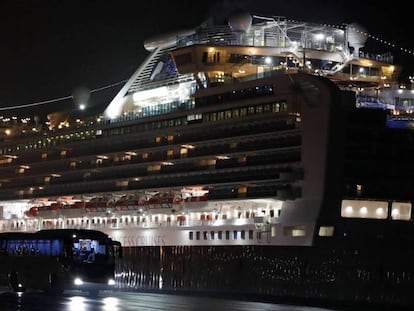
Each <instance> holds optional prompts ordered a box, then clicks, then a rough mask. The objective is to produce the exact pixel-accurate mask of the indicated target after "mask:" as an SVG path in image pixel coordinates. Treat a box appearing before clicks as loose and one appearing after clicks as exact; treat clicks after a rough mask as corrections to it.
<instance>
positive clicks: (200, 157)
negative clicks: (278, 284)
mask: <svg viewBox="0 0 414 311" xmlns="http://www.w3.org/2000/svg"><path fill="white" fill-rule="evenodd" d="M215 22H217V21H216V20H215V19H211V20H208V21H206V22H205V23H203V24H202V25H200V26H199V27H197V28H195V29H192V30H186V31H181V32H177V33H173V34H170V35H166V36H160V37H156V38H154V39H151V40H148V41H147V42H146V43H145V47H146V48H147V50H148V52H149V56H148V57H147V59H146V60H145V61H144V62H143V64H141V66H140V67H139V68H138V69H137V71H136V72H135V73H134V74H133V76H132V77H131V78H130V80H129V81H128V82H127V83H126V84H125V86H124V87H123V88H122V89H121V91H120V92H119V93H118V94H117V96H116V97H115V98H114V99H113V100H112V102H111V103H109V105H108V106H107V108H106V109H105V111H103V114H102V115H101V116H99V117H97V118H91V119H87V120H81V121H80V120H78V122H77V123H76V124H72V126H69V127H67V128H61V127H60V126H59V125H58V124H50V128H49V129H45V128H43V129H39V128H35V130H34V131H31V132H30V133H28V127H26V128H24V130H22V129H21V128H20V131H19V135H17V134H15V135H13V133H9V136H8V135H6V131H5V135H4V140H3V142H2V144H1V147H0V152H1V156H0V178H1V181H0V185H1V187H0V201H1V202H0V205H1V206H2V212H3V214H2V218H1V219H0V224H1V226H2V227H1V228H2V230H3V231H20V230H38V229H44V228H90V229H100V230H102V231H104V232H106V233H109V234H110V235H111V236H113V237H114V238H115V239H116V240H119V241H121V243H122V245H124V246H126V247H131V248H134V247H136V248H138V249H140V250H141V251H142V253H146V254H148V252H152V251H149V250H148V249H152V248H155V249H156V251H155V253H157V254H158V255H157V256H158V257H156V258H158V259H157V260H160V258H161V259H162V258H167V257H168V256H167V253H166V252H167V251H166V249H167V248H166V247H172V248H173V249H175V250H176V249H177V247H178V250H179V251H178V250H177V252H183V253H185V254H188V252H193V251H194V250H196V252H198V250H199V249H198V248H196V247H201V250H199V252H200V254H201V253H203V252H204V251H205V252H207V251H208V252H210V250H211V249H210V248H203V247H218V246H225V247H234V248H233V249H232V250H230V251H229V252H230V253H231V254H235V253H238V252H240V253H238V254H242V253H243V254H244V252H245V251H246V252H250V251H251V249H250V248H246V249H242V250H241V249H240V248H237V247H261V246H265V247H266V246H267V247H270V246H280V247H285V246H296V247H302V246H303V247H311V246H315V245H316V246H323V245H326V244H329V245H330V247H331V246H332V245H335V246H337V247H340V248H341V249H342V248H343V247H346V246H349V245H359V246H360V245H362V244H364V243H370V245H378V244H383V245H388V246H394V247H397V246H398V245H402V244H401V243H403V242H404V243H407V242H410V241H411V240H412V236H413V235H412V234H411V233H412V230H413V229H412V224H411V223H412V200H413V197H412V195H411V189H412V186H414V185H413V182H412V181H410V179H409V172H411V170H412V169H411V166H412V164H411V163H410V160H409V159H410V156H411V155H412V153H413V151H414V150H413V149H412V147H410V142H412V139H414V136H413V133H412V132H411V130H409V128H410V124H411V123H410V122H411V121H410V120H411V117H410V109H411V107H412V106H413V98H414V97H413V96H412V94H410V93H408V92H406V90H401V89H397V88H396V86H395V85H396V81H397V78H398V75H399V73H400V70H401V69H400V67H399V66H397V65H395V64H393V58H392V56H391V55H390V54H383V55H372V54H369V53H367V52H364V51H363V45H364V43H365V40H366V39H367V36H366V33H365V32H364V31H363V30H362V29H360V28H358V25H346V26H344V27H332V26H325V25H315V24H310V23H303V22H296V21H290V20H287V19H285V18H282V17H263V16H254V15H250V14H247V13H246V12H235V13H233V14H232V15H231V16H230V17H229V18H228V21H227V23H224V24H223V23H221V24H216V23H215ZM402 92H403V93H402ZM401 124H403V125H402V126H401ZM396 154H398V155H401V156H398V157H397V158H396ZM404 170H405V172H404ZM352 243H354V244H352ZM180 247H181V248H180ZM182 247H195V248H194V249H189V250H186V251H184V250H183V249H182ZM352 247H354V246H352ZM352 247H351V248H352ZM146 248H147V250H145V249H146ZM215 250H216V249H215ZM268 250H269V248H267V250H266V252H267V251H268ZM174 252H176V251H172V254H173V253H174ZM289 252H290V251H289ZM217 254H218V253H217ZM217 254H216V255H217ZM223 254H224V253H223ZM286 254H287V253H286ZM289 254H290V253H289ZM170 255H171V254H170ZM163 256H165V257H163ZM217 256H219V255H217ZM292 256H293V255H292ZM219 257H220V256H219ZM293 257H295V256H293ZM168 258H170V257H168ZM220 258H221V257H220ZM238 258H240V257H238ZM243 258H244V257H243ZM295 258H296V257H295ZM170 259H171V258H170ZM171 260H172V259H171ZM295 260H296V259H295ZM290 263H292V262H290ZM268 264H269V262H268V263H266V265H268ZM293 264H294V262H293ZM266 265H264V266H266ZM264 266H263V267H264ZM158 268H159V267H158ZM160 271H166V270H164V267H163V268H162V269H161V270H160ZM289 271H290V270H289ZM181 272H182V271H181ZM325 272H326V271H325ZM160 273H161V272H160ZM161 274H162V273H161ZM325 276H326V277H327V279H328V278H329V276H328V275H327V274H325ZM169 277H171V276H169ZM295 277H298V276H297V275H295ZM164 278H165V275H164ZM156 282H158V283H159V282H160V279H159V278H158V277H157V281H156ZM266 282H267V281H266ZM151 284H152V283H151ZM186 284H187V283H186ZM200 284H201V283H200ZM266 284H267V283H266ZM170 285H171V284H170ZM227 285H229V284H227ZM258 286H259V285H258ZM260 286H263V284H260ZM200 288H203V285H200Z"/></svg>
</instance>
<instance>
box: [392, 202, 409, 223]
mask: <svg viewBox="0 0 414 311" xmlns="http://www.w3.org/2000/svg"><path fill="white" fill-rule="evenodd" d="M410 218H411V203H407V202H392V206H391V219H395V220H410Z"/></svg>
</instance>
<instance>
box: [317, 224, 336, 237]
mask: <svg viewBox="0 0 414 311" xmlns="http://www.w3.org/2000/svg"><path fill="white" fill-rule="evenodd" d="M333 234H334V227H333V226H320V227H319V233H318V235H319V236H333Z"/></svg>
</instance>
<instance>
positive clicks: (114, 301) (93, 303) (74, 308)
mask: <svg viewBox="0 0 414 311" xmlns="http://www.w3.org/2000/svg"><path fill="white" fill-rule="evenodd" d="M64 304H65V305H66V307H65V309H64V310H66V311H90V310H101V311H121V308H120V305H121V301H120V300H119V299H118V298H116V297H102V298H98V299H91V298H88V297H83V296H73V297H69V298H68V300H67V302H66V303H64Z"/></svg>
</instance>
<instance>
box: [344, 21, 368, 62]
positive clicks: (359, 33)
mask: <svg viewBox="0 0 414 311" xmlns="http://www.w3.org/2000/svg"><path fill="white" fill-rule="evenodd" d="M346 33H347V37H348V44H349V46H350V47H352V48H353V49H354V51H353V53H352V54H353V55H354V57H357V58H358V57H359V50H360V49H361V48H363V47H364V46H365V42H366V41H367V39H368V33H367V31H366V30H365V28H364V27H362V26H361V25H359V24H356V23H352V24H349V25H348V26H347V28H346Z"/></svg>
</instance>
